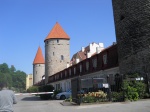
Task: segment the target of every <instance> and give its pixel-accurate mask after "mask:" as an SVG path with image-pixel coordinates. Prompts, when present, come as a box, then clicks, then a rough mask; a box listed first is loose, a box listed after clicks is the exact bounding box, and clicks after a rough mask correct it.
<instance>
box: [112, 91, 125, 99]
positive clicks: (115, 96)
mask: <svg viewBox="0 0 150 112" xmlns="http://www.w3.org/2000/svg"><path fill="white" fill-rule="evenodd" d="M112 101H124V95H123V92H112Z"/></svg>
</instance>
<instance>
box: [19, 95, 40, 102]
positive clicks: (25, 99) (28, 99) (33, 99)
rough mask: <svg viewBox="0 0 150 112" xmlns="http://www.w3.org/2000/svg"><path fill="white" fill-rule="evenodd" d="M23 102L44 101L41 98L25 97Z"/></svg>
mask: <svg viewBox="0 0 150 112" xmlns="http://www.w3.org/2000/svg"><path fill="white" fill-rule="evenodd" d="M21 100H22V101H43V100H41V99H40V97H37V96H32V97H24V98H23V99H21Z"/></svg>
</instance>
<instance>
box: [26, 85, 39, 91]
mask: <svg viewBox="0 0 150 112" xmlns="http://www.w3.org/2000/svg"><path fill="white" fill-rule="evenodd" d="M27 92H28V93H36V92H39V90H38V86H32V87H29V88H28V89H27Z"/></svg>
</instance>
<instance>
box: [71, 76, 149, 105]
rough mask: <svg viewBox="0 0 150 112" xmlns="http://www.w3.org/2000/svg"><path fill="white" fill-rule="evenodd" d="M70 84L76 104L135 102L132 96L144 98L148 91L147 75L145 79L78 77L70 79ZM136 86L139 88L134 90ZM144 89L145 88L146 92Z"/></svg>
mask: <svg viewBox="0 0 150 112" xmlns="http://www.w3.org/2000/svg"><path fill="white" fill-rule="evenodd" d="M71 84H72V99H73V101H74V102H76V103H78V104H80V103H83V102H97V101H98V102H104V101H105V102H107V101H111V102H121V101H125V99H129V100H136V97H133V96H134V95H137V98H144V94H145V93H148V94H149V90H150V88H149V87H150V86H149V77H148V75H145V77H141V76H133V75H131V76H130V75H129V76H128V77H127V76H126V75H119V74H116V75H114V76H109V75H108V76H107V77H105V78H104V77H99V78H80V77H78V78H76V79H72V81H71ZM134 84H135V85H134ZM136 84H137V86H140V88H136ZM145 85H146V86H145ZM142 88H143V89H142ZM144 88H147V90H145V89H144ZM130 97H131V98H130ZM132 97H133V98H132ZM148 97H149V96H148Z"/></svg>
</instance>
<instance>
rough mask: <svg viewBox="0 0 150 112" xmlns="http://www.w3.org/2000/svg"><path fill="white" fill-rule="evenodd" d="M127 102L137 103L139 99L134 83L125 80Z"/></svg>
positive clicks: (124, 88) (124, 87)
mask: <svg viewBox="0 0 150 112" xmlns="http://www.w3.org/2000/svg"><path fill="white" fill-rule="evenodd" d="M122 89H123V91H124V97H125V100H130V101H136V100H138V99H139V94H138V91H137V89H136V88H135V87H134V86H133V82H131V81H127V80H124V81H123V87H122Z"/></svg>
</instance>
